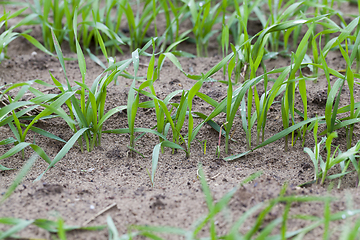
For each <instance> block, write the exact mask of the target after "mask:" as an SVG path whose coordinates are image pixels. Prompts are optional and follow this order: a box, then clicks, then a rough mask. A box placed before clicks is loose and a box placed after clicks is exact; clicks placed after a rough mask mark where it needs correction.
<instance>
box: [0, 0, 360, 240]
mask: <svg viewBox="0 0 360 240" xmlns="http://www.w3.org/2000/svg"><path fill="white" fill-rule="evenodd" d="M132 4H133V2H130V1H125V0H122V1H110V0H107V1H105V4H99V1H96V0H92V1H90V0H88V1H66V0H65V1H56V0H54V1H40V0H36V1H35V4H34V5H31V6H30V8H31V10H32V13H31V14H28V15H25V17H24V19H23V20H22V21H20V22H19V23H18V24H16V25H15V26H13V27H10V28H8V26H7V22H8V20H9V19H11V18H14V17H16V16H19V15H20V14H22V13H23V12H24V11H25V9H21V10H19V11H17V12H15V13H13V14H10V13H6V12H5V13H4V15H3V16H2V17H1V18H0V25H1V26H4V27H5V31H4V32H3V33H2V34H1V35H0V43H3V44H2V45H1V46H2V47H3V48H1V49H0V50H1V51H0V57H1V59H3V58H5V57H6V46H7V45H8V44H9V43H10V42H11V41H12V40H13V39H15V38H16V37H18V36H23V37H25V38H26V39H27V40H28V41H30V42H31V43H33V44H34V45H35V46H36V47H38V48H39V49H41V50H42V51H44V52H46V53H48V54H51V55H53V53H52V51H55V52H56V55H55V56H56V57H57V58H58V60H59V62H60V64H61V67H62V70H63V73H64V75H65V78H66V85H63V84H61V83H60V82H59V81H58V80H57V79H56V78H55V77H54V76H53V75H51V74H50V76H51V79H52V81H53V83H52V84H49V83H45V82H43V81H41V80H32V81H28V82H22V83H15V84H12V85H10V86H9V85H7V86H0V91H1V92H0V100H2V101H3V99H5V100H6V101H7V102H8V103H7V104H6V105H4V106H2V107H1V108H0V127H1V126H5V125H7V126H8V127H9V128H10V129H11V131H12V132H13V134H14V137H10V138H7V139H0V145H13V147H12V148H11V149H10V150H9V151H7V152H6V153H5V154H3V155H2V156H0V160H3V159H6V158H8V157H10V156H13V155H14V154H16V153H19V152H22V156H23V158H24V157H25V154H24V149H25V148H28V147H30V148H31V149H33V151H34V152H35V153H36V157H32V158H30V159H29V161H28V164H29V165H32V164H33V163H34V161H35V160H34V159H35V158H37V157H41V158H42V159H43V160H45V161H46V162H47V163H48V164H49V165H48V168H47V169H46V170H45V171H44V173H43V174H41V175H40V176H39V177H38V178H37V180H39V179H40V178H41V177H42V176H43V175H44V174H45V172H46V171H47V170H48V169H49V168H51V167H53V166H54V165H55V164H56V163H57V162H58V161H60V160H61V159H62V158H63V157H64V155H65V154H66V153H67V152H68V151H69V150H70V149H71V148H72V147H73V146H74V144H78V145H79V147H80V148H81V150H83V149H86V150H87V151H92V150H93V149H94V148H95V147H96V146H100V145H101V138H102V135H103V134H129V135H130V141H129V144H128V148H129V149H130V150H131V152H132V153H134V152H137V153H139V150H138V149H137V147H136V142H137V141H138V140H139V139H140V138H141V137H143V136H144V135H145V134H154V135H156V136H157V137H158V143H156V145H155V146H154V149H153V155H152V171H151V182H152V184H154V183H155V172H156V168H157V165H158V160H159V156H160V154H161V153H163V152H164V151H165V148H170V149H172V152H174V150H175V149H176V150H181V151H183V152H184V154H185V157H186V158H190V157H191V147H192V145H193V142H194V140H199V141H201V139H197V135H198V133H199V131H201V129H202V127H203V126H204V125H205V124H208V125H210V126H211V127H213V128H214V129H215V130H216V131H218V132H219V133H220V134H219V140H220V141H219V146H218V148H217V154H218V156H222V153H221V150H222V149H224V151H225V154H226V155H227V156H226V157H224V160H226V161H232V160H236V159H238V158H240V157H243V156H245V155H246V154H248V153H250V152H252V151H255V150H256V149H259V148H261V147H264V146H266V145H268V144H270V143H272V142H275V141H277V140H280V139H284V143H285V144H284V151H287V150H288V149H289V148H290V147H291V146H294V145H295V144H296V143H297V142H300V144H302V146H303V147H304V146H305V143H306V140H307V139H308V136H307V135H308V133H309V132H311V131H312V132H313V135H314V140H315V147H314V151H312V150H311V149H309V148H305V149H304V151H305V152H306V153H308V154H309V156H310V158H311V160H312V162H313V164H314V169H315V174H314V176H315V177H314V182H319V181H320V183H321V184H324V182H325V180H326V179H334V178H340V181H339V184H340V182H341V178H342V177H343V176H344V175H346V174H348V173H350V172H352V171H356V172H357V173H358V176H359V179H358V180H357V183H359V182H360V165H359V162H358V161H359V155H358V154H359V151H360V142H356V143H354V142H353V139H354V133H353V132H354V125H355V124H357V123H358V122H359V121H360V116H359V115H360V103H359V102H357V103H356V102H355V100H354V97H355V95H354V92H355V91H354V89H355V85H356V84H360V83H359V82H357V81H356V79H358V78H359V77H360V72H359V71H360V47H359V43H360V34H359V30H360V27H359V26H360V17H353V20H352V21H351V22H349V23H347V22H346V21H345V20H344V15H343V14H342V13H341V12H340V11H338V10H335V7H334V1H331V3H328V2H327V1H324V2H322V3H319V2H317V1H311V0H309V1H287V2H286V3H283V2H282V1H271V0H269V1H268V2H265V1H260V0H257V1H247V0H244V1H240V0H233V1H222V2H220V3H216V4H214V2H213V1H210V0H207V1H201V2H196V1H194V0H183V1H181V2H180V1H175V2H172V1H166V0H159V1H156V0H152V1H150V0H148V1H145V2H140V1H136V6H134V5H132ZM264 4H268V6H270V8H269V12H264V11H263V10H262V6H263V5H264ZM134 9H135V10H136V11H134ZM159 14H163V15H164V16H165V19H166V30H165V32H164V33H163V35H158V28H157V25H156V23H157V21H156V19H157V16H158V15H159ZM254 15H255V16H257V19H258V20H259V21H260V23H261V25H262V27H263V29H262V30H260V31H259V32H258V33H256V34H255V35H254V36H251V35H250V34H249V32H248V24H249V21H250V20H251V19H252V18H253V17H252V16H254ZM113 16H115V17H113ZM123 16H125V17H126V23H127V24H128V26H127V31H128V33H129V34H128V35H126V34H125V32H127V31H122V30H121V29H122V28H123V25H122V23H121V21H122V20H123V18H122V17H123ZM333 16H335V17H337V19H338V20H339V22H340V23H339V24H337V23H336V22H335V21H333V20H331V18H330V17H333ZM186 19H190V20H191V22H192V24H193V28H192V29H190V30H188V31H185V32H183V33H180V32H179V29H180V25H181V23H183V22H184V21H185V20H186ZM24 24H27V25H29V24H41V26H42V32H43V42H44V45H45V46H43V45H42V44H40V43H39V41H37V40H36V39H34V38H33V37H31V36H30V35H28V34H27V33H26V32H25V33H15V32H13V30H14V29H15V28H17V27H19V26H21V25H24ZM217 24H218V25H220V27H221V26H222V28H221V29H222V30H221V31H219V30H216V26H217ZM150 26H153V27H154V32H155V34H154V36H153V37H152V38H147V37H146V33H147V32H148V30H149V29H150ZM319 27H320V28H319ZM218 29H219V28H218ZM319 29H320V31H319ZM190 33H192V36H193V37H192V38H189V39H187V35H188V34H190ZM216 33H219V34H218V35H217V36H216ZM212 37H216V38H217V39H218V42H219V48H220V49H221V51H222V54H223V59H222V60H221V61H219V63H217V64H216V65H215V66H214V67H212V68H211V69H210V70H209V71H207V72H205V73H202V74H201V75H191V74H188V73H186V72H185V71H184V69H183V68H182V66H181V64H180V61H179V60H178V58H177V57H178V56H181V55H182V54H181V53H180V52H179V51H177V50H176V47H177V46H178V45H179V44H181V42H183V41H185V40H187V41H194V42H195V43H196V47H197V54H198V56H207V47H208V43H209V40H210V38H212ZM230 39H231V40H232V42H230ZM64 40H66V41H68V42H69V44H70V47H71V50H72V51H74V52H76V53H77V60H78V64H79V69H80V73H81V80H79V81H74V82H70V81H69V79H68V77H67V75H66V68H65V60H67V59H66V58H64V56H63V53H62V51H61V47H60V46H61V42H63V41H64ZM324 40H325V41H324ZM291 41H292V42H291ZM93 42H95V47H96V49H97V50H100V51H101V52H102V54H103V55H104V56H105V58H106V59H107V62H106V63H102V62H101V61H100V60H99V59H98V58H97V57H96V55H94V54H92V53H91V52H90V45H91V44H92V43H93ZM323 42H325V44H324V43H323ZM123 43H126V44H127V45H128V46H130V49H131V52H132V55H131V58H129V59H125V60H122V61H119V62H116V61H115V60H114V58H111V57H109V53H110V52H111V53H112V54H114V53H115V51H116V50H117V51H119V52H122V50H121V48H120V47H119V45H120V44H123ZM151 47H152V53H149V49H150V51H151ZM291 48H293V49H292V50H293V51H292V52H290V49H291ZM229 49H231V52H229ZM280 49H281V50H280ZM84 50H85V51H86V52H87V53H88V54H89V56H90V58H91V59H92V60H94V61H95V62H97V63H99V64H100V65H101V66H102V67H103V68H104V71H103V72H102V73H101V74H100V75H99V76H97V77H96V78H95V79H94V81H93V83H92V85H91V86H88V85H86V84H85V76H86V63H85V57H84V54H83V51H84ZM333 50H338V51H340V52H341V54H342V57H343V60H344V63H346V69H332V68H330V67H329V66H328V63H327V62H326V57H327V55H328V53H329V52H330V51H333ZM309 53H311V54H310V55H312V56H309V55H308V54H309ZM183 55H184V54H183ZM141 56H150V57H151V58H150V61H149V64H148V69H147V74H146V76H138V68H139V61H140V60H139V59H140V57H141ZM279 56H285V57H289V58H290V60H291V64H290V65H289V66H285V67H281V68H275V69H271V70H267V69H266V64H265V61H266V60H267V59H271V58H276V57H279ZM166 60H170V61H171V62H172V63H173V64H174V65H175V66H176V67H177V68H178V69H179V70H180V71H181V72H182V73H183V74H184V75H185V77H187V78H189V79H191V80H193V81H194V84H193V86H192V87H191V88H190V89H188V90H178V91H175V92H172V93H170V94H169V95H168V96H166V97H165V98H164V99H160V98H159V97H158V95H157V94H156V92H155V89H156V88H155V87H154V86H155V85H156V84H157V82H156V80H157V79H159V77H160V74H161V69H162V66H163V64H164V62H165V61H166ZM130 65H132V66H133V69H134V71H133V73H130V72H128V71H127V70H126V69H127V68H128V66H130ZM354 65H355V66H356V67H355V69H353V66H354ZM304 68H308V69H310V70H311V71H312V74H311V75H307V74H304V73H303V69H304ZM260 69H261V70H262V71H261V72H260ZM221 71H223V76H224V79H223V80H218V82H219V83H222V84H226V86H227V96H226V97H225V98H224V99H223V100H221V101H220V102H218V101H216V100H215V99H213V98H211V97H210V96H208V95H206V94H204V93H203V92H202V91H201V88H202V85H203V84H204V83H205V82H207V81H214V80H216V79H214V78H215V77H214V75H215V74H216V73H218V72H221ZM119 77H126V78H130V79H132V84H131V86H130V90H129V94H128V101H127V105H125V106H116V107H114V108H112V109H110V110H109V111H107V112H106V111H105V104H106V95H107V87H108V86H109V85H110V84H114V83H116V81H117V79H118V78H119ZM330 77H334V78H336V80H335V82H334V83H331V81H330ZM319 78H324V79H325V80H324V81H326V82H327V98H326V99H327V100H326V105H325V109H324V112H325V114H324V116H316V117H313V118H309V115H310V114H309V112H308V99H307V98H308V91H307V84H308V82H309V81H314V82H316V81H317V80H318V79H319ZM34 84H41V85H44V86H47V87H54V88H57V89H59V90H60V91H61V93H60V94H44V93H42V92H41V91H39V90H37V89H36V88H35V87H34ZM344 89H346V90H347V91H343V90H344ZM14 90H15V91H14ZM13 91H14V92H16V95H13V94H11V92H13ZM28 92H30V93H31V94H32V95H33V96H34V97H33V98H31V99H29V100H26V101H25V100H23V96H24V95H25V94H26V93H28ZM344 92H345V93H346V92H348V93H349V97H350V103H349V104H348V105H345V106H340V98H341V95H342V94H345V93H344ZM141 95H145V96H147V97H149V98H150V99H151V100H149V101H146V102H142V103H140V101H139V100H140V96H141ZM296 95H298V96H299V97H300V99H301V101H302V102H301V103H297V102H296V101H295V99H296ZM175 96H180V101H174V97H175ZM195 97H198V98H200V99H201V100H202V101H204V102H205V103H206V104H208V105H210V106H211V107H212V109H213V110H212V112H211V113H209V114H208V113H207V114H208V115H207V114H205V113H202V112H197V111H194V106H193V100H194V98H195ZM277 99H280V101H278V100H277ZM63 106H65V108H66V109H65V108H64V107H63ZM272 107H273V108H276V107H278V108H279V109H280V110H281V119H282V125H283V131H281V132H279V133H276V134H275V135H273V136H271V137H270V138H268V139H265V131H266V128H267V117H268V112H269V110H270V108H272ZM141 108H152V109H154V112H155V116H154V118H155V119H156V125H155V126H153V128H136V127H135V123H136V119H137V118H136V116H137V113H138V111H139V109H141ZM35 109H41V110H40V113H36V114H34V113H33V110H35ZM125 109H126V112H127V120H128V126H127V128H119V129H110V130H106V131H103V126H104V124H105V123H106V120H107V119H109V118H110V117H114V114H115V113H117V112H120V111H123V110H125ZM223 113H224V114H225V116H226V117H225V121H224V123H222V124H220V125H219V124H217V123H216V121H215V118H216V117H218V116H219V115H220V114H223ZM55 117H57V118H61V119H63V120H64V121H65V122H66V123H67V125H68V126H69V128H70V129H71V131H72V132H73V135H72V137H71V138H70V139H68V140H67V141H65V140H63V139H61V138H59V137H58V136H55V135H54V134H52V133H50V132H48V131H45V130H43V129H41V128H38V127H36V123H37V122H38V121H45V122H46V120H47V119H49V118H55ZM197 120H199V121H197ZM236 122H240V123H241V128H242V129H243V130H244V134H245V136H246V148H247V150H246V151H245V152H243V153H240V154H236V155H232V156H228V153H229V148H231V147H232V145H233V146H234V147H235V146H236V147H237V145H236V143H233V142H236V139H233V132H234V131H235V129H236V127H237V126H235V123H236ZM319 125H322V126H323V127H324V130H323V131H322V132H321V133H319V135H320V136H323V138H322V140H321V141H318V128H319ZM342 129H344V130H345V132H346V144H345V145H344V146H336V147H335V150H333V146H332V143H333V140H334V139H335V138H336V137H337V136H338V134H337V132H338V131H340V130H342ZM29 131H33V132H35V133H38V134H41V135H43V136H45V137H48V138H51V139H54V140H57V141H60V142H63V143H64V146H63V147H62V149H61V150H60V151H59V152H58V153H57V155H56V156H55V157H54V158H53V159H51V158H50V157H49V156H48V155H47V154H46V153H45V151H44V150H43V149H42V148H41V147H39V146H38V145H37V144H36V141H35V140H34V141H33V142H28V141H27V140H26V139H27V136H28V133H29ZM253 135H254V136H253ZM222 138H224V139H225V145H224V148H222V147H220V142H221V139H222ZM253 139H255V140H253ZM289 143H290V145H291V146H289ZM205 144H206V142H205ZM324 144H325V145H324ZM205 148H206V145H204V152H206V151H205ZM340 148H342V149H345V151H341V150H340ZM324 157H325V158H326V159H325V161H324V160H323V158H324ZM350 164H351V165H352V166H353V170H349V169H351V167H350ZM337 165H339V166H340V168H341V173H337V174H334V175H331V176H327V175H328V172H329V170H330V169H331V168H333V167H334V166H337ZM11 169H12V168H11V166H8V167H5V166H3V165H0V170H2V171H6V170H11ZM9 194H11V191H10V192H9ZM5 197H7V195H5ZM5 197H4V198H5ZM207 198H208V197H207ZM226 199H228V198H227V197H226ZM207 201H208V202H209V204H210V203H211V204H212V202H211V200H210V199H208V200H207ZM279 201H287V200H278V202H279ZM291 201H293V200H291ZM291 201H290V200H289V202H290V203H291ZM226 203H227V200H226V201H225V200H224V204H225V205H226ZM274 204H275V203H274ZM225 205H224V206H225ZM215 206H216V205H215ZM209 209H210V210H211V211H215V212H216V211H217V209H219V208H218V207H214V206H211V207H210V205H209ZM211 211H210V212H211ZM215 212H213V213H212V214H215ZM284 215H287V213H284ZM211 216H213V215H211ZM209 219H212V218H209ZM209 219H207V221H208V220H209ZM279 221H280V220H279ZM281 221H282V220H281ZM281 221H280V222H281ZM205 223H207V222H204V224H205ZM212 224H213V223H211V226H212ZM200 229H201V228H200ZM138 230H140V231H141V232H144V231H145V232H149V231H153V230H154V229H152V230H151V229H147V228H141V229H140V228H139V229H138ZM195 232H196V231H195ZM149 234H150V233H149ZM186 234H188V233H186ZM264 234H265V233H264ZM283 234H285V233H283ZM195 235H196V234H195ZM251 236H252V235H251ZM229 239H232V238H231V237H230V238H229Z"/></svg>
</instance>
